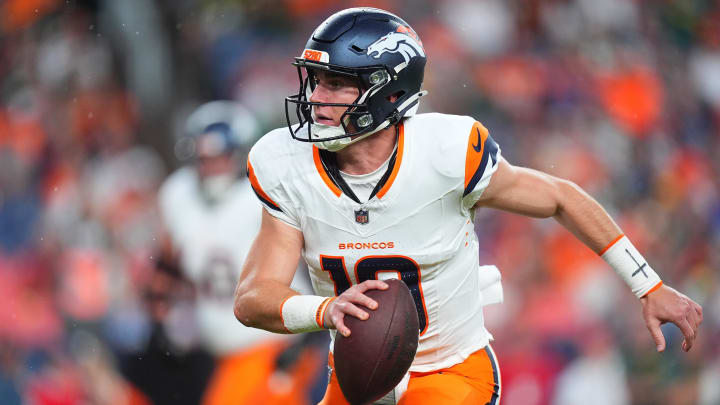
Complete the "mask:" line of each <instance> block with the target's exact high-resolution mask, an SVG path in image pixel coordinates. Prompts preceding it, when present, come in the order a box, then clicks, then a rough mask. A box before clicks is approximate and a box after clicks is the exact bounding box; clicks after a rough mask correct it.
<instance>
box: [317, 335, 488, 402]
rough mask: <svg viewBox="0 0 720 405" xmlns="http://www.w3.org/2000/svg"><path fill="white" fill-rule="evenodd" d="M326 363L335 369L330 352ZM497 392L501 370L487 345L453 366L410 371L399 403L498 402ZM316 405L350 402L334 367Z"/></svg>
mask: <svg viewBox="0 0 720 405" xmlns="http://www.w3.org/2000/svg"><path fill="white" fill-rule="evenodd" d="M328 364H329V365H330V368H331V369H334V359H333V357H332V354H330V355H329V358H328ZM500 394H501V392H500V369H499V367H498V365H497V360H496V359H495V354H494V353H493V352H492V348H490V346H489V345H488V346H487V347H486V348H484V349H480V350H478V351H476V352H475V353H473V354H471V355H470V356H469V357H468V358H467V359H465V361H464V362H462V363H460V364H456V365H454V366H452V367H449V368H445V369H441V370H435V371H431V372H429V373H410V382H409V383H408V388H407V391H405V393H404V394H403V396H402V397H401V398H400V401H399V402H398V405H444V404H447V405H458V404H467V405H471V404H472V405H498V404H500ZM318 405H349V402H347V400H346V399H345V397H344V396H343V394H342V391H341V390H340V385H338V381H337V377H336V376H335V371H334V370H333V372H332V373H331V375H330V383H329V384H328V388H327V390H326V391H325V397H324V398H323V400H322V401H321V402H320V403H319V404H318Z"/></svg>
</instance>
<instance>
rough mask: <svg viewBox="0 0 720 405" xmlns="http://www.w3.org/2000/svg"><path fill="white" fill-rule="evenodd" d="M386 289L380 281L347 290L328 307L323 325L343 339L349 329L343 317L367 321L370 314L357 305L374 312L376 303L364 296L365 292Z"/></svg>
mask: <svg viewBox="0 0 720 405" xmlns="http://www.w3.org/2000/svg"><path fill="white" fill-rule="evenodd" d="M387 288H388V285H387V284H386V283H385V282H383V281H380V280H366V281H363V282H362V283H360V284H357V285H354V286H352V287H350V288H348V289H347V290H345V292H343V293H342V294H340V295H338V297H337V298H336V299H334V300H333V301H332V302H331V303H330V304H329V305H328V307H327V309H326V310H325V316H324V317H323V325H324V326H325V327H326V328H328V329H337V331H338V332H340V333H341V334H342V335H343V336H345V337H348V336H350V329H349V328H348V327H347V326H345V323H344V322H343V320H344V318H345V315H346V314H347V315H351V316H354V317H355V318H358V319H361V320H365V319H368V317H369V316H370V314H368V313H367V311H365V310H362V309H360V308H358V305H363V306H364V307H366V308H370V309H372V310H375V309H377V306H378V303H377V302H376V301H375V300H373V299H372V298H370V297H368V296H367V295H365V292H366V291H368V290H385V289H387Z"/></svg>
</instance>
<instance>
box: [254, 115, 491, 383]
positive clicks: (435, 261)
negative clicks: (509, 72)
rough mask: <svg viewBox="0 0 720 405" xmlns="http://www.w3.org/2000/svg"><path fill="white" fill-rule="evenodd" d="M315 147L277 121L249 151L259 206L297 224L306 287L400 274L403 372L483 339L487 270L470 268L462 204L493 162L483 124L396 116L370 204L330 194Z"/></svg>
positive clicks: (456, 356)
mask: <svg viewBox="0 0 720 405" xmlns="http://www.w3.org/2000/svg"><path fill="white" fill-rule="evenodd" d="M324 153H326V152H321V151H320V150H319V149H317V147H315V146H313V145H312V144H311V143H304V142H299V141H296V140H293V139H292V138H291V137H290V135H289V134H288V129H287V128H284V129H277V130H274V131H272V132H270V133H268V134H267V135H265V136H264V137H263V138H261V139H260V141H259V142H258V143H257V144H256V145H255V147H253V149H252V151H251V152H250V156H249V159H248V175H249V177H250V181H251V183H252V186H253V189H254V190H255V193H256V194H257V195H258V197H259V198H260V200H261V201H262V202H263V204H264V205H265V208H266V209H267V211H268V212H269V213H270V214H272V215H274V216H276V217H278V218H280V219H281V220H283V221H285V222H287V223H288V224H290V225H292V226H294V227H296V228H298V229H300V230H301V231H302V232H303V235H304V238H305V246H304V251H303V255H304V257H305V260H306V261H307V263H308V266H309V268H310V276H311V281H312V284H313V287H314V289H315V292H316V293H317V294H318V295H323V296H333V295H338V294H340V293H342V292H343V291H345V290H346V289H347V288H348V287H349V286H350V285H353V284H357V283H359V282H362V281H365V280H368V279H387V278H391V277H394V278H400V279H402V280H403V281H405V283H406V284H407V285H408V287H409V288H410V291H411V293H412V295H413V298H414V300H415V303H416V307H417V310H418V315H419V320H420V333H421V334H420V343H419V346H418V351H417V355H416V357H415V360H414V362H413V364H412V366H411V367H410V371H417V372H426V371H432V370H437V369H441V368H445V367H450V366H452V365H454V364H457V363H460V362H462V361H464V360H465V358H467V356H469V355H470V354H471V353H473V352H475V351H476V350H479V349H481V348H482V347H484V346H485V345H486V344H487V343H488V340H489V339H490V338H491V336H490V334H489V333H488V332H487V330H486V329H485V326H484V322H483V313H482V306H483V303H486V302H487V297H485V298H484V297H483V294H482V290H484V289H485V287H487V283H486V281H483V280H487V279H488V277H486V276H484V275H480V272H482V271H485V270H487V271H492V270H491V269H489V268H487V267H484V268H483V269H481V268H480V265H479V259H478V248H479V246H478V240H477V237H476V235H475V231H474V224H473V217H474V211H473V210H472V209H471V207H472V206H473V205H474V204H475V202H476V201H477V200H478V198H480V195H481V193H482V192H483V190H484V189H485V188H486V187H487V185H488V184H489V182H490V178H491V176H492V174H493V173H494V172H495V170H496V169H497V163H498V160H499V159H500V150H499V147H498V145H497V144H496V143H495V141H494V140H493V139H492V137H490V135H489V134H488V131H487V130H486V129H485V127H483V126H482V125H481V124H480V123H479V122H477V121H475V120H474V119H473V118H470V117H462V116H453V115H445V114H437V113H432V114H419V115H416V116H414V117H411V118H407V119H405V121H404V122H403V124H402V125H400V126H399V134H398V145H397V150H396V155H395V157H394V158H393V159H391V161H390V166H389V169H388V170H389V172H388V174H389V176H387V180H386V181H385V183H384V184H383V185H382V187H381V188H379V190H378V191H377V192H376V194H375V195H374V196H373V197H372V198H370V200H369V201H360V202H358V201H355V200H354V199H353V198H351V197H350V196H349V195H348V193H346V192H342V191H341V187H339V186H338V183H337V182H336V181H333V176H332V174H329V173H330V172H331V170H332V169H329V168H328V166H327V165H326V164H324V161H323V159H322V158H321V155H323V154H324ZM492 268H494V267H492ZM489 278H490V279H493V280H494V281H498V280H495V275H493V276H492V277H489ZM333 332H334V331H333ZM332 335H333V337H334V333H332Z"/></svg>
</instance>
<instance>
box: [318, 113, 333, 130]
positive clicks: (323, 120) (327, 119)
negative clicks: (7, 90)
mask: <svg viewBox="0 0 720 405" xmlns="http://www.w3.org/2000/svg"><path fill="white" fill-rule="evenodd" d="M313 120H314V121H315V123H316V124H322V125H330V126H333V127H336V126H337V125H338V124H337V123H336V122H335V120H334V119H332V117H331V116H329V115H325V114H322V113H318V112H314V113H313Z"/></svg>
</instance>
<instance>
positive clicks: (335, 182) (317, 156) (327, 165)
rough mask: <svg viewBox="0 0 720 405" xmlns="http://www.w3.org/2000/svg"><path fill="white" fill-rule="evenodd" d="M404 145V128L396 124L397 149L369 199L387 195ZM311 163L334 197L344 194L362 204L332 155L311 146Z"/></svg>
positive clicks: (395, 175) (396, 172)
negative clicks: (313, 163) (312, 162)
mask: <svg viewBox="0 0 720 405" xmlns="http://www.w3.org/2000/svg"><path fill="white" fill-rule="evenodd" d="M404 144H405V126H404V125H403V123H402V122H401V123H400V124H398V138H397V148H396V149H395V151H394V152H393V154H392V156H391V157H390V162H389V163H388V168H387V171H385V174H384V175H383V176H382V178H381V179H380V181H379V182H378V184H377V185H376V186H375V189H374V190H373V192H372V194H370V199H372V198H373V197H375V196H377V198H378V199H382V198H383V197H384V196H385V194H387V192H388V190H390V187H391V186H392V184H393V182H394V181H395V178H396V177H397V174H398V171H399V170H400V164H401V163H402V158H403V149H404ZM313 161H314V162H315V169H316V170H317V172H318V174H319V175H320V177H321V178H322V180H323V182H324V183H325V185H326V186H327V187H328V188H329V189H330V191H332V193H333V194H335V196H336V197H340V196H341V195H342V194H345V195H346V196H348V198H350V199H351V200H353V201H355V202H356V203H358V204H362V202H361V201H360V199H359V198H358V197H357V196H356V195H355V193H354V192H353V191H352V189H351V188H350V186H349V185H348V184H347V182H345V179H344V178H343V177H342V176H341V175H340V170H339V169H338V166H337V160H336V158H335V154H334V153H332V152H328V151H326V150H321V149H319V148H318V147H317V146H313Z"/></svg>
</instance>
